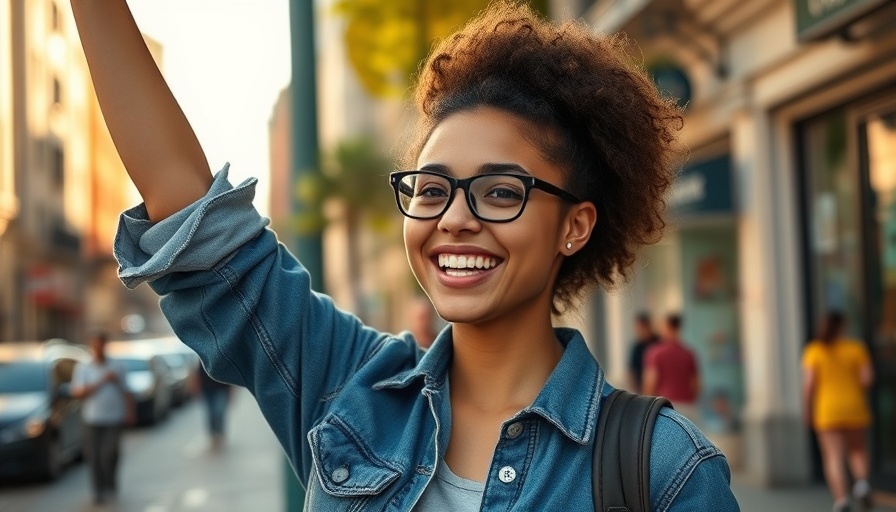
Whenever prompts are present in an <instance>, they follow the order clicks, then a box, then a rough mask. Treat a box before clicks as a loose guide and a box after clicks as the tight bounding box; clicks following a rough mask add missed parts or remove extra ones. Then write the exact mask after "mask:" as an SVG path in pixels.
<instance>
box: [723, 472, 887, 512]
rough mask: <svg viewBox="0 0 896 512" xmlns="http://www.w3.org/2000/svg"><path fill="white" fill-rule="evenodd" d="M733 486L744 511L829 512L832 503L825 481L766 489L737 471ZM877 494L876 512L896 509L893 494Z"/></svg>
mask: <svg viewBox="0 0 896 512" xmlns="http://www.w3.org/2000/svg"><path fill="white" fill-rule="evenodd" d="M731 488H732V490H733V491H734V495H735V496H736V497H737V501H738V503H740V509H741V510H742V511H743V512H828V511H830V510H831V505H832V504H833V500H832V499H831V495H830V493H829V492H828V490H827V488H826V487H825V486H824V485H822V484H814V485H807V486H798V487H787V488H780V489H764V488H761V487H758V486H755V485H753V484H752V483H750V482H748V481H747V480H746V479H745V478H744V477H743V476H742V475H737V474H735V475H733V476H732V479H731ZM875 497H876V498H877V499H876V503H877V504H878V505H877V506H876V507H874V509H873V510H874V512H896V499H894V497H893V496H886V495H875ZM857 512H858V511H857Z"/></svg>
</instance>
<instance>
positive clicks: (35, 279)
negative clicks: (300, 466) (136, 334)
mask: <svg viewBox="0 0 896 512" xmlns="http://www.w3.org/2000/svg"><path fill="white" fill-rule="evenodd" d="M0 28H2V31H0V33H2V35H0V66H2V70H3V73H2V78H0V81H3V83H2V85H3V87H2V88H0V149H3V151H2V153H0V155H2V156H0V225H2V228H3V229H0V258H2V259H0V262H2V263H0V283H2V284H0V290H2V291H0V341H2V340H11V339H46V338H53V337H62V338H66V339H70V340H72V341H82V339H83V336H84V333H85V330H86V329H91V328H99V327H101V328H104V329H108V330H110V331H111V332H112V333H113V334H118V333H119V330H120V319H121V318H122V317H124V316H126V315H128V314H137V315H138V316H140V317H141V318H144V320H143V326H144V327H146V325H147V323H149V324H150V325H152V324H153V322H159V319H160V318H161V317H160V315H158V305H157V302H158V301H157V299H155V298H152V299H147V298H140V297H141V296H145V295H146V294H145V293H143V292H136V293H133V292H128V291H126V290H125V289H124V287H123V286H122V285H121V284H120V282H118V281H117V279H115V269H116V264H115V262H114V260H113V259H112V250H111V248H112V238H113V237H114V233H115V224H116V219H117V216H118V214H119V213H120V212H121V211H122V210H123V209H125V208H126V207H127V206H129V205H131V204H134V195H135V194H134V192H133V189H132V188H131V185H130V183H129V181H128V179H127V175H126V173H125V171H124V169H123V167H122V164H121V161H120V160H119V159H118V155H117V153H116V151H115V148H114V146H113V145H112V142H111V139H110V137H109V135H108V132H107V131H106V128H105V124H104V122H103V119H102V114H101V113H100V110H99V107H98V105H97V102H96V99H95V95H94V92H93V90H92V86H91V83H90V78H89V72H88V70H87V65H86V62H85V60H84V56H83V52H82V50H81V47H80V42H79V40H78V36H77V30H76V27H75V24H74V19H73V16H72V13H71V9H70V7H69V4H68V3H67V2H61V1H58V0H12V1H11V2H4V3H3V6H2V7H0ZM156 50H157V51H158V50H160V49H159V48H156ZM7 149H10V150H9V151H7ZM134 318H136V317H134ZM138 323H139V322H138Z"/></svg>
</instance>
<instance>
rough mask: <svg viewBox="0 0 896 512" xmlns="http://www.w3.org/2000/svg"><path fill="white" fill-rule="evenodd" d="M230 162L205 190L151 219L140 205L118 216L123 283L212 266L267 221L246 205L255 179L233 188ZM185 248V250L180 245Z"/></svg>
mask: <svg viewBox="0 0 896 512" xmlns="http://www.w3.org/2000/svg"><path fill="white" fill-rule="evenodd" d="M229 170H230V166H229V164H228V165H225V166H224V168H223V169H222V170H221V171H220V172H218V174H217V175H216V176H215V179H214V181H213V182H212V186H211V188H210V189H209V191H208V193H206V195H205V196H204V197H203V198H201V199H199V200H198V201H196V202H195V203H193V204H191V205H190V206H188V207H186V208H184V209H183V210H181V211H179V212H177V213H176V214H174V215H172V216H170V217H168V218H167V219H165V220H163V221H161V222H158V223H156V224H153V223H151V222H150V221H149V217H148V216H147V213H146V207H145V206H144V205H143V204H140V205H139V206H136V207H134V208H131V209H130V210H128V211H126V212H124V213H123V214H122V215H121V219H120V222H119V226H118V232H117V234H116V236H115V258H116V259H117V260H118V262H119V277H120V278H121V281H122V282H123V283H124V284H125V286H127V287H128V288H131V289H133V288H136V287H137V285H139V284H140V283H142V282H144V281H154V280H155V279H157V278H159V277H160V276H162V275H165V274H170V273H172V272H190V271H195V270H209V269H211V268H214V267H215V266H216V265H217V264H218V263H220V261H221V260H222V259H223V258H226V257H227V256H228V255H230V254H231V253H232V252H234V251H235V250H236V249H237V248H239V247H241V246H242V245H243V244H245V243H246V242H247V241H249V240H251V239H252V238H254V237H255V236H258V234H259V233H260V232H261V231H262V230H263V229H264V228H265V226H267V224H268V220H267V219H265V218H263V217H262V216H261V215H259V214H258V211H256V210H255V208H254V207H253V206H252V200H253V199H254V198H255V184H256V183H257V182H258V180H256V179H255V178H250V179H248V180H246V181H244V182H243V183H242V184H240V185H239V186H238V187H236V188H234V187H233V186H232V185H231V184H230V182H229V181H227V175H228V172H229ZM187 247H189V248H190V250H186V249H187Z"/></svg>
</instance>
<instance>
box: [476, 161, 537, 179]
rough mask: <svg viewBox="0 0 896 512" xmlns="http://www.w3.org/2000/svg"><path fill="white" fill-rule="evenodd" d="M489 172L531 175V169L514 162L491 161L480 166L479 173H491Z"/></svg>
mask: <svg viewBox="0 0 896 512" xmlns="http://www.w3.org/2000/svg"><path fill="white" fill-rule="evenodd" d="M489 173H515V174H525V175H527V176H528V175H529V171H527V170H526V169H524V168H523V167H522V166H521V165H519V164H512V163H489V164H482V165H480V166H479V171H478V172H477V174H489Z"/></svg>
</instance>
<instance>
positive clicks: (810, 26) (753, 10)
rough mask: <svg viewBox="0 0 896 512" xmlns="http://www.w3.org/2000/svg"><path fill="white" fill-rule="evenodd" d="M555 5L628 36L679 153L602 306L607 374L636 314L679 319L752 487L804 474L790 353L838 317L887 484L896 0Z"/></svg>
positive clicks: (805, 437)
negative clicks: (873, 377)
mask: <svg viewBox="0 0 896 512" xmlns="http://www.w3.org/2000/svg"><path fill="white" fill-rule="evenodd" d="M566 4H567V8H569V6H570V5H572V7H573V9H578V13H579V15H581V16H584V17H585V19H586V20H587V21H588V22H589V23H590V24H591V25H593V26H594V27H595V29H596V30H599V31H601V32H605V33H614V32H617V31H622V32H624V33H625V34H627V36H628V37H629V38H630V39H631V42H632V43H633V48H634V52H635V54H636V55H643V58H644V64H645V66H646V67H647V68H648V69H649V70H650V72H651V73H652V74H653V76H654V80H655V81H656V82H657V84H658V86H659V88H660V89H661V90H663V91H665V92H667V93H668V94H670V95H672V96H673V97H676V98H678V99H679V101H680V104H681V105H682V107H683V109H684V118H685V123H684V130H683V132H682V139H683V142H684V143H685V144H686V145H687V147H688V148H689V150H690V157H689V159H688V161H687V162H686V163H685V164H684V166H683V169H682V171H681V173H680V175H679V176H678V178H677V180H676V182H675V184H674V185H673V189H672V191H671V194H670V196H669V210H670V211H669V213H670V221H671V224H670V227H669V229H668V231H667V234H666V235H665V237H664V239H663V240H662V241H661V242H660V243H659V244H657V245H656V246H654V247H651V248H649V249H648V250H646V251H644V253H643V254H642V255H641V256H640V260H639V262H638V263H637V264H636V268H635V274H634V276H633V279H632V281H631V284H630V285H628V286H625V287H623V288H622V289H621V290H620V291H619V292H617V293H611V294H607V295H602V296H601V297H600V298H599V300H600V301H602V302H603V303H604V306H603V311H604V314H605V316H606V323H605V324H604V326H603V327H601V328H600V329H598V330H597V331H596V332H595V333H594V337H595V338H596V339H598V340H600V341H601V342H602V343H600V344H601V345H602V347H603V348H602V349H601V350H603V351H604V352H605V353H606V354H605V356H606V357H605V358H604V363H605V366H607V368H608V370H609V372H610V374H611V377H613V379H614V380H615V381H616V382H624V381H623V380H622V379H623V376H624V370H625V360H626V359H625V358H626V356H627V353H628V349H629V347H630V343H631V339H632V338H633V337H634V335H633V332H632V327H631V324H632V318H633V317H634V315H635V313H636V312H637V311H639V310H642V309H646V310H649V311H650V312H652V313H653V314H654V316H655V318H657V319H660V318H661V316H662V315H665V314H666V313H669V312H682V313H683V315H684V319H685V323H684V329H683V334H684V338H685V339H686V340H687V341H688V342H689V343H690V344H691V345H692V346H693V347H694V348H695V349H696V350H697V352H698V354H699V356H700V362H701V367H702V369H703V376H702V377H703V379H702V380H703V385H704V391H703V393H702V397H701V410H702V415H703V418H702V419H703V422H704V428H705V429H706V430H707V431H708V432H709V435H710V437H711V438H713V440H715V441H716V442H717V443H718V444H719V445H720V447H722V448H723V450H725V451H726V453H728V455H729V458H730V459H731V462H732V465H733V466H734V467H735V468H737V469H740V470H742V471H743V472H745V473H746V474H747V475H748V476H750V477H752V478H753V479H754V480H756V481H757V482H760V483H764V484H767V485H776V484H786V483H792V482H802V481H806V480H807V479H810V478H812V475H813V474H817V473H818V463H817V461H816V460H815V457H813V454H812V452H813V448H812V446H813V444H812V442H811V433H810V432H808V431H807V429H806V427H805V426H804V423H803V414H802V406H801V375H800V357H801V351H802V347H803V345H804V344H805V343H806V341H807V340H809V339H811V338H812V337H813V335H814V334H815V326H816V325H817V324H818V321H819V320H820V318H821V316H822V315H823V314H824V312H825V311H826V310H828V309H840V310H843V311H844V312H845V313H846V314H847V316H848V318H849V319H850V334H851V335H853V336H856V337H860V338H862V339H864V340H865V341H866V342H867V343H868V345H869V348H870V349H871V352H872V355H873V358H874V361H875V369H876V372H877V382H876V384H875V388H874V390H873V392H872V394H871V399H872V402H873V409H874V411H875V424H874V429H873V436H872V437H873V439H872V453H874V454H875V456H874V457H875V460H874V462H873V465H874V475H875V479H876V480H877V482H878V483H880V484H886V485H887V486H891V487H892V486H893V485H896V436H894V435H893V433H894V432H896V195H894V194H896V31H894V30H893V29H892V27H894V26H896V2H893V1H890V0H842V1H838V2H819V1H814V0H788V1H780V0H753V1H750V2H740V1H737V0H652V1H651V0H632V1H627V2H615V1H611V0H598V1H594V2H589V1H583V2H566ZM575 12H576V11H575V10H574V11H573V15H575Z"/></svg>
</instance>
